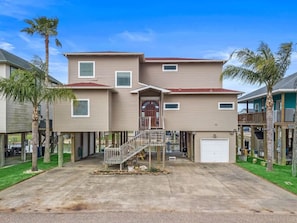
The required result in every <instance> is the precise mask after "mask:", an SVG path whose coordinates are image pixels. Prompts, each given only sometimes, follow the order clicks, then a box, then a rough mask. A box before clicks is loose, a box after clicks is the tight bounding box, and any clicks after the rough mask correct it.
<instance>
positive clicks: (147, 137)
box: [104, 130, 165, 170]
mask: <svg viewBox="0 0 297 223" xmlns="http://www.w3.org/2000/svg"><path fill="white" fill-rule="evenodd" d="M149 146H165V131H164V130H144V131H141V132H140V133H139V134H137V135H136V136H135V137H134V138H132V139H130V140H129V141H127V142H126V143H125V144H123V145H121V146H120V147H119V148H105V149H104V163H105V164H106V165H114V164H120V170H122V165H123V163H125V162H126V161H127V160H129V159H130V158H132V157H133V156H135V155H137V154H138V153H140V152H141V151H142V150H144V149H145V148H147V147H149Z"/></svg>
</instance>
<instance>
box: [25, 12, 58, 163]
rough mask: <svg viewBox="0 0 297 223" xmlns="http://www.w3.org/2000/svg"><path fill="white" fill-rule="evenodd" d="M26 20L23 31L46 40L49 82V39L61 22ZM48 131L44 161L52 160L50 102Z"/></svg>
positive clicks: (45, 19) (54, 34)
mask: <svg viewBox="0 0 297 223" xmlns="http://www.w3.org/2000/svg"><path fill="white" fill-rule="evenodd" d="M25 22H26V23H27V24H28V25H29V27H27V28H24V29H22V30H21V32H26V33H28V34H29V35H33V34H39V35H40V36H41V37H43V38H44V42H45V83H46V84H48V74H49V69H48V67H49V39H50V37H56V36H57V35H58V32H57V27H58V23H59V19H58V18H47V17H45V16H41V17H38V18H34V19H32V20H31V19H25ZM55 43H56V46H58V47H61V46H62V44H61V43H60V41H59V40H58V39H55ZM45 120H46V131H45V153H44V162H45V163H48V162H50V126H49V103H48V102H46V114H45Z"/></svg>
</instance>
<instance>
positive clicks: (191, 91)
mask: <svg viewBox="0 0 297 223" xmlns="http://www.w3.org/2000/svg"><path fill="white" fill-rule="evenodd" d="M168 90H170V93H171V94H236V95H238V94H241V93H242V92H240V91H234V90H229V89H224V88H169V89H168Z"/></svg>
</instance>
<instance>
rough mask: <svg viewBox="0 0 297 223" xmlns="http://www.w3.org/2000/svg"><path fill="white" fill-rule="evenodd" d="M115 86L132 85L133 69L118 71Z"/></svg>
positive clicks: (124, 86)
mask: <svg viewBox="0 0 297 223" xmlns="http://www.w3.org/2000/svg"><path fill="white" fill-rule="evenodd" d="M115 86H116V87H118V88H131V87H132V72H131V71H116V72H115Z"/></svg>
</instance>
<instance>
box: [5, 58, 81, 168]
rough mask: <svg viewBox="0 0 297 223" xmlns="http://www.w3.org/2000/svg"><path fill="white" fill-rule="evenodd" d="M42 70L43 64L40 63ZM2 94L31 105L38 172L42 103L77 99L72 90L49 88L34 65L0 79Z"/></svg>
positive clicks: (39, 70) (34, 162)
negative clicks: (39, 110) (40, 107)
mask: <svg viewBox="0 0 297 223" xmlns="http://www.w3.org/2000/svg"><path fill="white" fill-rule="evenodd" d="M35 63H36V61H35ZM39 65H40V68H42V66H43V65H42V63H39ZM0 93H2V94H3V95H4V96H5V97H6V98H7V99H12V100H14V101H17V102H19V103H31V104H32V106H33V111H32V143H33V152H32V171H37V170H38V167H37V146H38V144H39V140H38V123H39V114H38V107H39V106H40V105H41V103H42V102H45V101H48V102H54V101H57V100H59V99H61V100H62V99H75V96H74V94H73V93H72V91H71V90H69V89H66V88H63V87H62V86H57V87H55V88H52V87H48V86H47V84H46V83H45V72H44V71H42V70H41V69H39V68H38V67H36V66H33V65H32V68H31V69H29V70H21V69H18V70H15V71H14V72H13V73H12V74H11V76H10V77H9V78H0Z"/></svg>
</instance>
